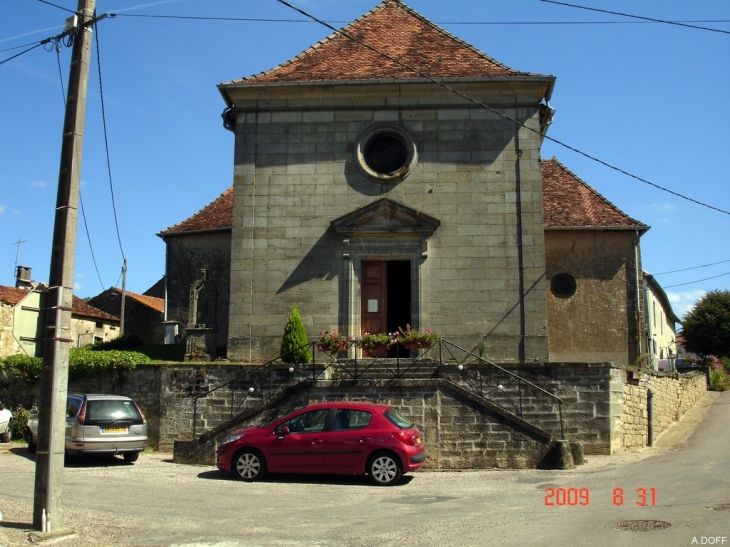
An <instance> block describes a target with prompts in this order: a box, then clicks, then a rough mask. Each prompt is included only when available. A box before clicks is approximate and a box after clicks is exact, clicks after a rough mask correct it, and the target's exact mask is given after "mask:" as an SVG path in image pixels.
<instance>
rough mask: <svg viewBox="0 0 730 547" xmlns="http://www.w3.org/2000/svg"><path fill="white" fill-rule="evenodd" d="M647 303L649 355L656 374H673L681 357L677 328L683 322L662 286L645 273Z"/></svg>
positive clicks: (646, 333)
mask: <svg viewBox="0 0 730 547" xmlns="http://www.w3.org/2000/svg"><path fill="white" fill-rule="evenodd" d="M643 281H644V283H643V290H644V302H646V313H645V315H646V331H645V340H646V342H645V344H646V345H645V347H646V352H645V353H649V354H651V357H650V359H649V361H648V365H649V367H650V368H652V369H654V370H674V368H675V367H674V361H675V359H676V358H677V357H678V348H677V331H676V324H677V323H680V324H681V322H682V321H681V320H680V319H679V318H678V317H677V316H676V315H675V313H674V311H673V310H672V304H671V303H670V302H669V298H667V294H666V293H665V292H664V289H662V287H661V285H659V283H657V280H656V279H655V278H654V276H652V275H651V274H648V273H647V272H643Z"/></svg>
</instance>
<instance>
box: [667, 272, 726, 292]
mask: <svg viewBox="0 0 730 547" xmlns="http://www.w3.org/2000/svg"><path fill="white" fill-rule="evenodd" d="M726 275H730V272H725V273H724V274H720V275H713V276H712V277H705V278H704V279H697V280H696V281H687V283H677V284H676V285H667V286H665V287H664V288H665V289H671V288H672V287H681V286H682V285H692V284H694V283H700V282H701V281H708V280H710V279H717V278H718V277H724V276H726Z"/></svg>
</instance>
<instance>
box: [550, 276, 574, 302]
mask: <svg viewBox="0 0 730 547" xmlns="http://www.w3.org/2000/svg"><path fill="white" fill-rule="evenodd" d="M550 290H551V291H552V292H553V294H554V295H555V296H557V297H559V298H569V297H571V296H573V295H574V294H575V290H576V284H575V278H574V277H573V276H572V275H570V274H567V273H561V274H558V275H555V276H553V278H552V279H551V280H550Z"/></svg>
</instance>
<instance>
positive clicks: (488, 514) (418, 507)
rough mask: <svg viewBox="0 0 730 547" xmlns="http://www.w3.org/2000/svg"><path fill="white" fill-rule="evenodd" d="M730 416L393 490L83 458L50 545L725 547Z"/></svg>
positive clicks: (20, 474)
mask: <svg viewBox="0 0 730 547" xmlns="http://www.w3.org/2000/svg"><path fill="white" fill-rule="evenodd" d="M729 414H730V392H725V393H708V394H707V395H706V396H705V397H704V398H703V399H702V400H701V402H700V403H698V404H697V405H696V406H695V407H694V408H693V409H692V410H691V411H690V412H689V413H688V414H687V415H686V416H685V417H684V418H683V419H682V420H681V421H680V422H679V423H678V424H676V425H674V426H673V427H672V428H670V429H669V430H668V431H667V432H666V433H665V434H663V435H662V436H661V437H660V438H659V439H658V441H657V443H656V444H657V446H656V447H655V448H651V449H645V450H644V451H642V452H640V453H633V454H621V455H617V456H593V457H591V456H588V457H587V459H588V462H587V463H586V465H584V466H580V467H577V468H575V469H571V470H564V471H544V470H514V471H496V470H495V471H464V472H432V471H419V472H417V473H414V474H412V475H411V476H410V477H407V478H406V480H405V481H403V483H401V484H400V485H398V486H395V487H390V488H382V487H375V486H371V485H370V483H369V482H368V480H367V478H365V477H304V476H278V477H271V478H269V479H268V480H266V481H264V482H261V483H254V484H249V483H243V482H241V481H238V480H235V479H233V478H231V477H230V476H228V475H226V474H223V473H221V472H219V471H217V470H216V469H215V468H211V467H199V466H185V465H178V464H174V463H172V462H171V457H170V455H169V454H157V453H145V454H143V455H142V456H141V457H140V459H139V461H138V462H137V463H135V464H134V465H128V464H125V463H124V462H123V461H122V460H121V459H118V460H108V459H100V460H91V459H89V460H81V461H80V462H77V463H73V464H70V465H68V466H67V467H66V469H65V472H64V494H63V499H64V518H65V521H66V523H67V526H68V527H69V528H70V529H73V530H74V531H75V533H76V535H75V536H74V537H69V538H66V539H61V540H60V541H58V542H57V543H56V545H60V546H66V545H68V546H74V547H83V546H86V545H139V546H143V545H144V546H150V545H159V546H166V547H167V546H188V547H189V546H195V547H234V546H252V547H259V546H260V547H269V546H310V545H317V546H322V547H329V546H332V547H334V546H353V547H361V546H362V547H364V546H395V545H398V546H406V547H407V546H411V545H413V546H415V545H419V546H420V545H448V546H451V547H461V546H472V545H473V546H491V545H495V546H497V545H498V546H513V545H514V546H516V545H520V546H522V545H528V546H531V545H536V546H537V545H550V546H556V547H559V546H566V547H573V546H584V545H585V546H596V547H609V546H610V547H616V546H631V547H647V546H675V545H676V546H680V545H730V433H729V432H728V427H727V422H726V420H727V417H728V415H729ZM3 446H4V448H3V449H2V450H0V480H1V481H2V492H1V493H0V509H1V510H2V512H3V514H4V516H3V521H2V522H0V545H27V544H28V543H27V542H28V541H29V538H30V536H29V529H30V521H31V509H32V499H33V480H34V479H33V477H34V472H35V462H34V460H33V459H31V457H30V455H28V454H27V452H26V450H25V447H24V445H22V444H15V445H13V444H12V443H11V444H10V445H9V448H8V445H3ZM31 539H33V540H35V541H37V540H42V539H44V538H43V537H42V536H33V537H32V538H31ZM53 539H57V538H53Z"/></svg>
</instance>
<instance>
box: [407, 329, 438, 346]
mask: <svg viewBox="0 0 730 547" xmlns="http://www.w3.org/2000/svg"><path fill="white" fill-rule="evenodd" d="M398 330H399V331H400V334H399V335H398V342H400V343H401V344H403V346H404V347H405V348H406V349H418V348H430V347H431V346H433V345H434V344H435V343H436V342H438V341H440V340H441V337H440V336H439V335H438V334H436V333H435V332H431V329H426V330H425V331H424V332H418V331H417V330H413V329H411V326H410V325H406V328H405V330H404V329H403V327H398Z"/></svg>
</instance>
